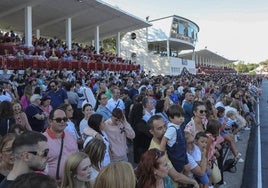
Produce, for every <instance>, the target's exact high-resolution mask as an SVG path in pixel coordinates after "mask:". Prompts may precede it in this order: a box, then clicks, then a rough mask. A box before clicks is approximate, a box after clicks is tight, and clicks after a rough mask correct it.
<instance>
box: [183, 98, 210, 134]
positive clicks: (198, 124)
mask: <svg viewBox="0 0 268 188" xmlns="http://www.w3.org/2000/svg"><path fill="white" fill-rule="evenodd" d="M206 113H207V110H206V106H205V104H204V103H203V102H200V101H195V102H194V103H193V117H192V119H191V121H190V122H189V123H187V125H186V126H185V129H184V131H187V132H190V133H191V134H192V136H193V137H195V135H196V134H197V133H198V132H202V131H205V130H206V126H207V122H208V120H207V118H206Z"/></svg>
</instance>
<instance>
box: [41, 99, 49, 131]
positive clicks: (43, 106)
mask: <svg viewBox="0 0 268 188" xmlns="http://www.w3.org/2000/svg"><path fill="white" fill-rule="evenodd" d="M50 102H51V98H50V96H48V95H45V96H43V97H42V98H41V103H40V108H41V109H42V110H43V112H44V113H45V117H46V118H45V119H46V121H45V128H47V127H48V118H47V117H48V116H49V114H50V112H51V111H52V106H51V105H50Z"/></svg>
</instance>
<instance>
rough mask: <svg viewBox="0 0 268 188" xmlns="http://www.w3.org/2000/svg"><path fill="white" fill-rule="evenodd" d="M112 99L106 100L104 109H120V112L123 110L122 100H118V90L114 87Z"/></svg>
mask: <svg viewBox="0 0 268 188" xmlns="http://www.w3.org/2000/svg"><path fill="white" fill-rule="evenodd" d="M112 93H113V97H112V98H110V99H109V100H108V103H107V105H106V107H107V108H108V109H109V110H110V111H113V109H115V108H120V109H121V110H122V111H124V110H125V104H124V102H123V100H122V99H120V90H119V88H118V87H114V88H113V90H112Z"/></svg>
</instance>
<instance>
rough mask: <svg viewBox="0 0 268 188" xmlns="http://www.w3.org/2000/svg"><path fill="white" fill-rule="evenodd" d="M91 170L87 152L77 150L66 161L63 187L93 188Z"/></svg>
mask: <svg viewBox="0 0 268 188" xmlns="http://www.w3.org/2000/svg"><path fill="white" fill-rule="evenodd" d="M91 170H92V167H91V161H90V159H89V157H88V156H87V154H85V153H83V152H77V153H74V154H72V155H70V156H69V157H68V158H67V160H66V162H65V166H64V173H63V179H62V185H61V188H91V186H90V179H91Z"/></svg>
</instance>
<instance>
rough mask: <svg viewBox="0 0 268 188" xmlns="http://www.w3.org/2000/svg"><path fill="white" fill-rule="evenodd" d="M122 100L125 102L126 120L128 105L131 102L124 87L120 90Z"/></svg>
mask: <svg viewBox="0 0 268 188" xmlns="http://www.w3.org/2000/svg"><path fill="white" fill-rule="evenodd" d="M122 100H123V102H124V104H125V117H126V118H127V120H128V116H129V111H130V106H131V105H132V104H133V102H132V100H131V99H130V97H129V96H128V90H126V89H123V90H122Z"/></svg>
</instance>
